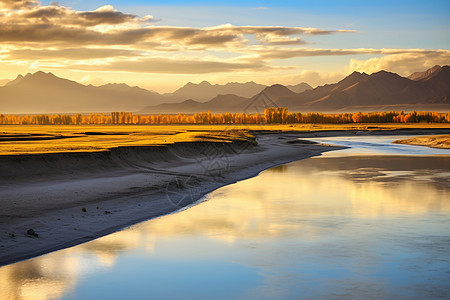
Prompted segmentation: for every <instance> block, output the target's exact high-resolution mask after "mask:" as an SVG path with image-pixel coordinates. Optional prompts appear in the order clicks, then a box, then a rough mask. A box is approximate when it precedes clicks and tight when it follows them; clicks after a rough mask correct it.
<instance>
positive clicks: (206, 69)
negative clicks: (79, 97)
mask: <svg viewBox="0 0 450 300" xmlns="http://www.w3.org/2000/svg"><path fill="white" fill-rule="evenodd" d="M42 66H45V67H52V66H47V65H42ZM53 67H55V66H53ZM55 68H69V69H72V70H84V71H120V72H139V73H166V74H208V73H221V72H232V71H246V70H265V71H266V70H270V69H271V67H270V66H267V65H266V64H265V63H263V62H260V63H255V62H232V61H231V62H230V61H228V62H227V61H207V60H186V59H168V58H163V57H161V58H151V59H141V60H133V61H129V60H118V61H113V62H104V63H102V64H99V65H93V64H74V65H66V66H56V67H55Z"/></svg>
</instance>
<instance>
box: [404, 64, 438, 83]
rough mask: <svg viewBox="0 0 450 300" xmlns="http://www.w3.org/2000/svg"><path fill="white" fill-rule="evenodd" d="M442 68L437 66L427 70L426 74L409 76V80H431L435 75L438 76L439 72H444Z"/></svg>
mask: <svg viewBox="0 0 450 300" xmlns="http://www.w3.org/2000/svg"><path fill="white" fill-rule="evenodd" d="M444 67H445V66H444ZM442 68H443V67H441V66H439V65H435V66H434V67H432V68H430V69H428V70H426V71H425V72H415V73H413V74H411V75H409V76H408V77H407V78H408V79H411V80H422V79H425V80H427V79H430V78H431V77H433V76H434V75H436V74H438V73H439V72H441V71H442Z"/></svg>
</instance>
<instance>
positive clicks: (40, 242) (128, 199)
mask: <svg viewBox="0 0 450 300" xmlns="http://www.w3.org/2000/svg"><path fill="white" fill-rule="evenodd" d="M296 138H297V136H296V135H292V134H275V135H274V134H259V135H258V137H257V141H258V144H257V145H256V144H255V143H252V142H251V141H232V142H230V143H224V142H211V141H209V142H186V143H174V144H171V145H160V146H149V147H119V148H115V149H111V150H110V151H101V152H88V153H86V152H85V153H80V152H74V153H50V154H48V153H47V154H37V155H22V156H17V155H13V156H1V157H0V160H1V161H2V162H1V164H0V166H1V168H2V172H0V174H2V176H0V199H2V201H1V219H0V239H1V243H0V265H5V264H9V263H12V262H15V261H19V260H23V259H26V258H30V257H34V256H37V255H40V254H44V253H47V252H51V251H54V250H58V249H61V248H65V247H69V246H72V245H76V244H79V243H82V242H86V241H89V240H92V239H95V238H97V237H100V236H102V235H106V234H108V233H111V232H114V231H117V230H119V229H121V228H124V227H126V226H129V225H131V224H135V223H138V222H140V221H144V220H147V219H149V218H153V217H157V216H161V215H164V214H168V213H171V212H174V211H176V210H179V209H182V208H184V207H186V206H188V205H192V204H193V203H194V202H195V201H197V200H198V199H200V198H201V197H202V196H203V195H205V194H207V193H209V192H211V191H212V190H215V189H217V188H219V187H221V186H224V185H227V184H230V183H233V182H236V181H238V180H242V179H245V178H249V177H252V176H255V175H257V174H258V173H259V172H260V171H262V170H264V169H267V168H270V167H272V166H275V165H279V164H283V163H286V162H290V161H293V160H298V159H304V158H307V157H311V156H315V155H320V153H322V152H324V151H330V150H334V149H339V147H334V146H327V145H318V144H310V143H301V142H300V143H299V142H297V140H296ZM30 229H32V230H33V231H30Z"/></svg>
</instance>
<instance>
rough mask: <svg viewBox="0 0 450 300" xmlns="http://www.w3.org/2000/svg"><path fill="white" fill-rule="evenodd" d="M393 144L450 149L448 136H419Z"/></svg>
mask: <svg viewBox="0 0 450 300" xmlns="http://www.w3.org/2000/svg"><path fill="white" fill-rule="evenodd" d="M394 143H396V144H407V145H415V146H426V147H430V148H440V149H450V135H448V134H447V135H445V134H444V135H432V136H419V137H415V138H411V139H404V140H397V141H394Z"/></svg>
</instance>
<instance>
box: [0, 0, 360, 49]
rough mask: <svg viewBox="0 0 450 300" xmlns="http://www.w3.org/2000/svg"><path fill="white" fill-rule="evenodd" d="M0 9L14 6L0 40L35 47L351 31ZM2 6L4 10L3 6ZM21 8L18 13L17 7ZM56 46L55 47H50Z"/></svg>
mask: <svg viewBox="0 0 450 300" xmlns="http://www.w3.org/2000/svg"><path fill="white" fill-rule="evenodd" d="M2 3H6V4H4V7H7V8H9V7H20V8H21V9H18V10H9V11H8V13H5V14H0V42H2V43H9V44H12V45H20V46H22V45H24V44H25V45H26V44H35V47H36V45H37V44H39V45H42V46H43V47H45V46H47V47H48V46H49V45H51V46H58V47H61V46H65V47H73V46H78V45H86V46H96V45H134V46H136V45H137V44H141V45H149V43H150V44H151V45H153V46H160V47H167V46H174V45H177V46H181V47H188V48H189V49H194V50H203V49H205V48H206V47H213V48H222V49H224V48H239V47H242V46H244V45H247V44H249V40H248V39H247V38H246V35H253V36H254V37H255V40H256V41H257V42H259V43H260V44H263V45H299V44H304V43H305V41H304V40H303V39H301V38H299V37H298V35H303V36H308V35H323V34H335V33H343V32H352V31H351V30H322V29H318V28H303V27H285V26H233V25H231V24H224V25H219V26H214V27H206V28H194V27H174V26H151V23H149V22H152V21H154V19H153V17H152V16H150V15H147V16H145V17H143V18H140V17H138V16H136V15H133V14H127V13H123V12H120V11H117V10H116V9H114V7H113V6H111V5H105V6H102V7H100V8H98V9H96V10H93V11H76V10H73V9H72V8H69V7H64V6H59V5H57V3H52V5H49V6H42V5H40V4H39V2H38V1H6V2H2ZM5 5H6V6H5ZM24 7H25V8H26V9H22V8H24ZM55 43H56V45H55Z"/></svg>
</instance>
